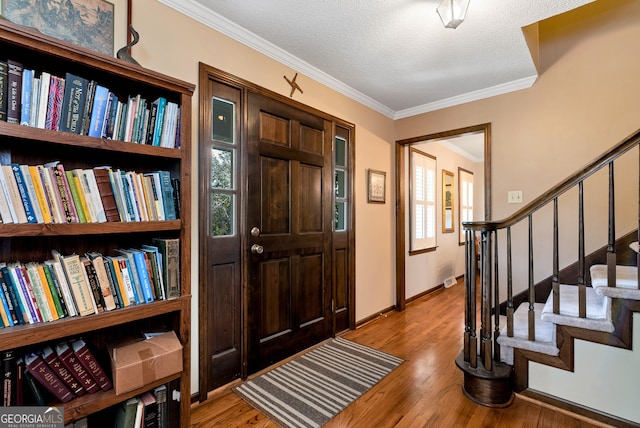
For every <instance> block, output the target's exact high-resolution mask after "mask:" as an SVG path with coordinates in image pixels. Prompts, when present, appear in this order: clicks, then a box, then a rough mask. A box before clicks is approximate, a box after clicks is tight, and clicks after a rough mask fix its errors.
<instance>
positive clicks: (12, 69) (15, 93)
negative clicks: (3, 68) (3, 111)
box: [7, 60, 22, 123]
mask: <svg viewBox="0 0 640 428" xmlns="http://www.w3.org/2000/svg"><path fill="white" fill-rule="evenodd" d="M7 64H8V66H9V80H8V81H9V92H8V104H7V122H9V123H20V115H21V110H22V108H21V97H22V64H21V63H19V62H17V61H13V60H7Z"/></svg>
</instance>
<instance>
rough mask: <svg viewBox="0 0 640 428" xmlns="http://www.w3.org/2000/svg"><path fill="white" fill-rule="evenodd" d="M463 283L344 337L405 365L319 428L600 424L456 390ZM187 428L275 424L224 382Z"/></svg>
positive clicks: (197, 406)
mask: <svg viewBox="0 0 640 428" xmlns="http://www.w3.org/2000/svg"><path fill="white" fill-rule="evenodd" d="M463 323H464V285H463V284H462V283H460V282H459V283H458V284H456V285H454V286H453V287H451V288H446V289H441V290H438V291H435V292H434V293H431V294H429V295H427V296H424V297H422V298H420V299H417V300H415V301H413V302H411V303H409V304H408V305H407V309H406V310H405V311H404V312H390V313H388V314H386V315H382V316H380V317H378V318H376V319H375V320H374V321H371V322H369V323H367V324H365V325H364V326H362V327H360V328H358V329H356V330H354V331H349V332H347V333H345V334H344V335H343V337H345V338H346V339H349V340H352V341H354V342H358V343H361V344H363V345H367V346H371V347H374V348H377V349H380V350H382V351H385V352H388V353H390V354H393V355H396V356H398V357H400V358H403V359H404V360H405V362H404V363H403V364H402V365H400V367H398V368H397V369H396V370H395V371H393V372H392V373H391V374H390V375H389V376H387V377H386V378H385V379H383V380H382V381H381V382H380V383H378V384H377V385H376V386H374V387H373V388H372V389H371V390H369V391H368V392H367V393H365V394H364V395H363V396H362V397H360V399H358V400H357V401H355V402H354V403H353V404H351V405H350V406H349V407H347V408H346V409H345V410H344V411H343V412H342V413H340V414H339V415H337V416H336V417H335V418H334V419H332V420H331V421H330V422H329V423H328V424H327V425H325V427H329V428H335V427H357V428H360V427H362V428H370V427H375V428H387V427H388V428H390V427H398V428H400V427H492V428H493V427H504V428H512V427H540V428H541V427H563V428H568V427H596V426H598V427H601V426H604V425H602V424H601V423H598V422H594V421H587V420H584V419H580V418H579V417H577V416H575V417H574V416H573V415H571V414H568V413H566V412H563V411H560V410H558V409H555V408H551V407H547V406H542V405H539V404H537V403H535V402H531V401H529V400H525V399H522V398H520V397H516V399H515V401H514V403H513V404H512V405H511V406H510V407H508V408H506V409H491V408H487V407H484V406H480V405H477V404H475V403H473V402H472V401H470V400H469V399H467V398H466V397H465V396H464V394H463V392H462V382H463V375H462V372H461V371H460V370H459V369H458V368H457V367H456V365H455V358H456V357H457V356H458V354H459V353H460V351H461V349H462V333H463V330H464V327H463ZM191 422H192V427H203V428H204V427H207V428H208V427H214V426H218V427H243V426H252V427H265V428H266V427H269V428H277V425H276V424H275V423H273V422H271V421H270V420H269V419H268V418H267V417H266V416H264V415H262V414H261V413H259V412H258V411H257V410H255V409H254V408H253V407H251V406H250V405H249V404H247V403H245V402H244V401H242V400H241V399H240V398H239V397H238V396H237V395H235V394H234V393H233V392H232V391H231V389H230V386H227V387H224V388H221V389H219V390H217V391H214V392H212V393H211V394H209V398H208V400H207V401H205V402H204V403H201V404H195V405H194V406H193V408H192V413H191Z"/></svg>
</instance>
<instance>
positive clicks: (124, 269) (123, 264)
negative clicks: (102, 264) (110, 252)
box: [117, 257, 138, 305]
mask: <svg viewBox="0 0 640 428" xmlns="http://www.w3.org/2000/svg"><path fill="white" fill-rule="evenodd" d="M117 260H118V265H119V266H120V273H121V274H122V283H123V284H124V289H125V291H126V294H127V298H128V299H129V303H130V304H131V305H136V304H137V303H138V297H137V291H136V289H135V287H134V285H133V281H132V280H131V275H130V273H131V272H130V271H129V262H128V261H127V259H126V258H125V257H121V258H118V259H117Z"/></svg>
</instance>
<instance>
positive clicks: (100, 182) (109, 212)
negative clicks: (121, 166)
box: [93, 168, 120, 221]
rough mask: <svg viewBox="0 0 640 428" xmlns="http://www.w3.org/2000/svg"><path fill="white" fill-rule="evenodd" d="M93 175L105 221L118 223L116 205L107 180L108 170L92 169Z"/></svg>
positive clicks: (118, 217) (118, 216)
mask: <svg viewBox="0 0 640 428" xmlns="http://www.w3.org/2000/svg"><path fill="white" fill-rule="evenodd" d="M93 175H94V176H95V177H96V185H97V186H98V192H99V193H100V199H101V200H102V207H103V209H104V215H105V217H106V219H107V221H120V214H118V205H117V203H116V198H115V195H114V193H113V188H112V187H111V180H109V169H107V168H93Z"/></svg>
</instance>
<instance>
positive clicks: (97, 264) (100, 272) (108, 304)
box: [86, 252, 116, 311]
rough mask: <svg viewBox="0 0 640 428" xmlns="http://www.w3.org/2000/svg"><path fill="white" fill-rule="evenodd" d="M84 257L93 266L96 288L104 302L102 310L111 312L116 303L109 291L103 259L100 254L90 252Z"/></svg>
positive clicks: (109, 285) (109, 286)
mask: <svg viewBox="0 0 640 428" xmlns="http://www.w3.org/2000/svg"><path fill="white" fill-rule="evenodd" d="M86 256H87V259H89V260H90V261H91V264H92V265H93V270H94V272H95V275H96V281H97V283H98V287H99V288H100V293H101V296H102V300H103V302H104V308H105V309H106V310H107V311H112V310H114V309H115V308H116V303H115V300H114V295H113V292H112V290H111V284H110V282H109V276H108V273H107V271H106V269H105V267H104V259H103V257H102V254H100V253H97V252H91V253H87V254H86Z"/></svg>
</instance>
